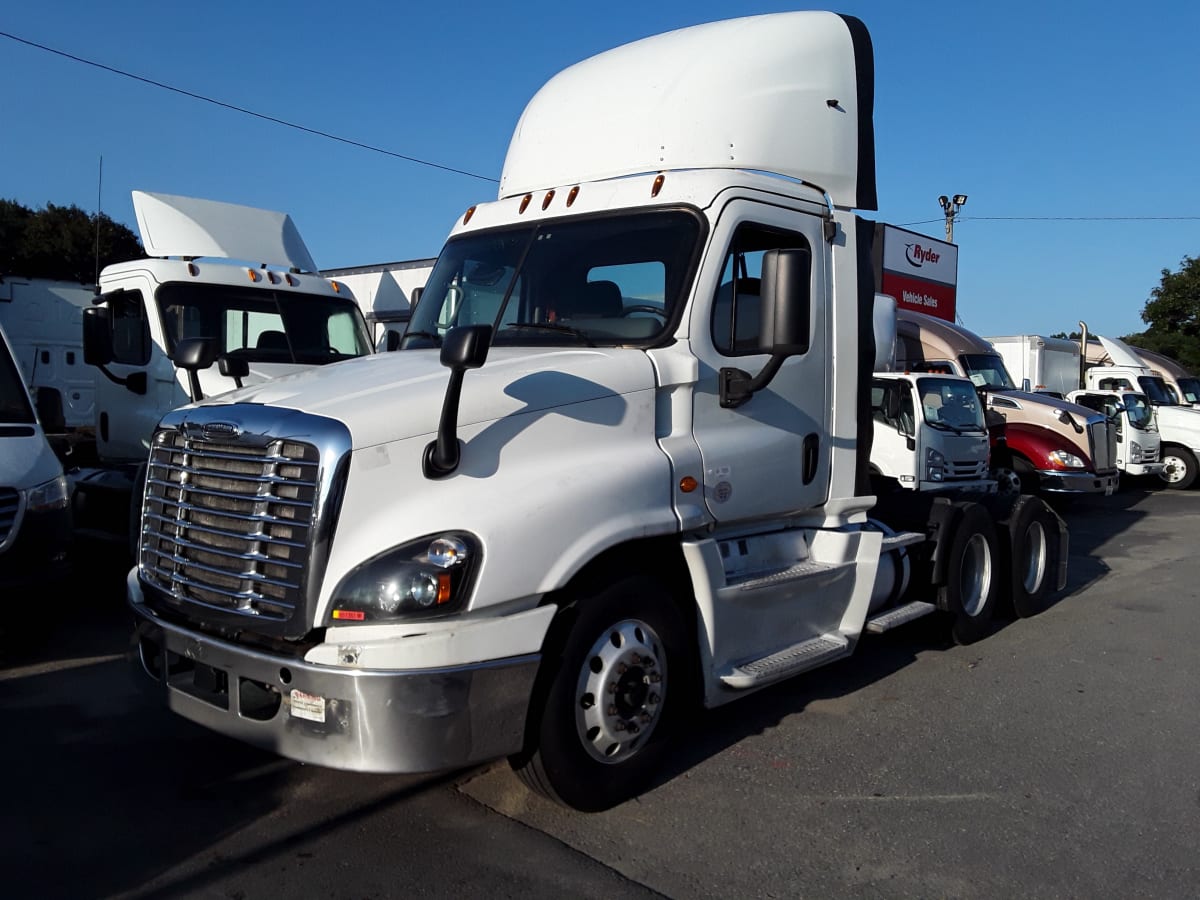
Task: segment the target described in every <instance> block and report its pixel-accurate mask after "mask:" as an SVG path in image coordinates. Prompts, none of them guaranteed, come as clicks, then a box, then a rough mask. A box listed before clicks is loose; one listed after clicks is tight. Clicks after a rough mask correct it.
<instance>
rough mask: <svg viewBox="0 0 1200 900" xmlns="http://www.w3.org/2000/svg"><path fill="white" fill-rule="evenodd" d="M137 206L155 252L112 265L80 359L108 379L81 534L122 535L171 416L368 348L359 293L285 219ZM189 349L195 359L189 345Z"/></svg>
mask: <svg viewBox="0 0 1200 900" xmlns="http://www.w3.org/2000/svg"><path fill="white" fill-rule="evenodd" d="M133 203H134V211H135V212H136V214H137V220H138V228H139V231H140V232H141V236H142V240H143V244H144V246H145V249H146V252H147V253H148V254H149V255H150V258H147V259H140V260H132V261H129V262H123V263H118V264H116V265H111V266H108V267H106V268H105V269H104V271H103V272H102V273H101V275H100V285H99V289H100V293H99V294H98V295H97V297H96V298H95V301H94V303H93V305H92V307H91V308H90V309H87V310H85V311H84V318H83V331H84V335H83V337H84V340H83V344H84V347H83V349H84V358H85V360H86V361H87V362H88V363H89V364H90V365H93V366H96V367H97V368H98V369H99V372H100V373H101V375H102V376H103V377H100V378H98V379H97V385H96V410H95V414H96V419H95V438H96V456H97V459H98V461H99V465H98V466H94V467H90V468H86V469H83V470H80V471H78V472H74V473H73V474H72V480H73V483H74V487H75V494H76V500H75V504H76V518H77V526H78V527H79V528H80V530H82V531H85V532H86V533H88V534H90V535H94V536H100V537H105V536H110V535H111V536H116V537H120V538H121V539H126V538H127V537H128V530H127V524H126V523H127V522H128V516H129V503H130V499H129V498H130V492H131V490H133V488H134V485H135V483H136V481H137V477H138V476H137V473H138V470H139V467H140V466H142V465H144V463H145V461H146V457H147V454H148V453H149V449H150V438H151V435H152V434H153V433H154V428H155V426H156V425H157V423H158V421H159V419H161V418H162V416H163V415H164V414H165V413H167V412H169V411H170V410H172V409H175V408H176V407H179V406H183V405H185V404H187V403H189V402H193V401H195V400H199V399H201V398H203V397H209V396H213V395H216V394H222V393H225V392H226V391H231V390H234V389H235V388H238V387H242V386H244V385H251V384H257V383H260V382H263V381H267V380H270V379H273V378H279V377H282V376H284V375H289V374H294V373H296V372H300V371H303V370H305V369H308V368H311V367H313V366H320V365H326V364H329V363H333V362H339V361H343V360H349V359H354V358H356V357H360V356H364V355H367V354H370V353H371V352H373V348H372V345H371V339H370V334H369V332H368V331H367V327H366V323H365V321H364V320H363V316H362V313H361V311H360V309H359V307H358V305H357V303H356V302H355V299H354V297H353V295H352V294H351V293H350V292H349V291H348V290H347V289H346V288H345V287H344V286H342V285H341V284H339V283H338V282H336V281H332V280H329V279H326V278H324V277H322V276H321V275H319V274H317V270H316V265H315V264H314V263H313V261H312V258H311V256H310V255H309V253H308V250H307V248H306V247H305V245H304V242H303V240H302V239H301V237H300V235H299V232H298V231H297V229H296V227H295V225H294V224H293V223H292V220H291V217H290V216H287V215H286V214H283V213H277V212H273V211H270V210H261V209H254V208H251V207H245V206H240V205H237V204H231V203H219V202H215V201H211V200H201V199H197V198H192V197H178V196H174V195H168V194H152V193H147V192H144V191H134V192H133ZM188 348H191V349H192V350H198V351H200V355H199V357H198V359H199V361H200V364H199V365H197V364H196V363H194V362H189V361H187V360H185V359H184V358H183V356H182V355H181V353H183V352H185V351H186V350H187V349H188ZM114 522H119V523H120V526H119V528H118V529H117V530H116V532H115V533H114V532H112V530H111V528H110V527H109V526H110V524H111V523H114Z"/></svg>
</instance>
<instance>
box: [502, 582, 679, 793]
mask: <svg viewBox="0 0 1200 900" xmlns="http://www.w3.org/2000/svg"><path fill="white" fill-rule="evenodd" d="M685 635H686V630H685V628H684V624H683V616H682V615H681V614H680V611H679V608H678V606H677V605H676V603H675V601H674V599H673V598H672V596H671V593H670V591H669V590H668V589H666V588H665V587H664V586H663V585H662V584H661V583H660V582H657V581H655V580H654V579H651V578H647V577H644V576H630V577H626V578H622V579H620V580H619V581H617V582H615V583H614V584H612V585H610V586H608V587H605V588H601V589H599V590H597V591H594V592H592V593H590V594H589V595H588V596H581V597H580V598H578V599H577V600H575V601H574V602H572V603H570V604H568V605H567V606H566V607H565V608H564V609H563V610H562V611H561V612H560V613H559V616H558V618H556V620H555V625H554V626H553V627H552V630H551V634H550V636H549V637H548V638H547V652H546V655H545V657H544V659H543V663H542V670H541V672H539V674H538V685H537V687H536V688H535V691H534V696H533V701H532V702H531V704H530V709H529V717H528V720H527V724H526V746H525V750H524V751H523V752H522V753H521V754H520V755H518V756H515V757H513V758H511V759H510V760H509V763H510V764H511V765H512V767H513V769H514V770H515V771H516V773H517V775H518V776H519V777H520V779H521V780H522V781H523V782H524V783H525V784H526V786H527V787H529V788H530V789H532V790H534V791H536V792H537V793H539V794H542V795H543V796H545V797H547V798H549V799H551V800H554V801H555V802H557V803H560V804H562V805H564V806H568V807H571V808H573V809H577V810H581V811H583V812H596V811H599V810H603V809H608V808H609V807H612V806H615V805H617V804H618V803H621V802H623V801H625V800H627V799H629V798H631V797H633V796H636V795H637V794H638V793H640V792H641V791H642V790H643V789H644V788H645V787H646V785H647V784H648V783H649V781H650V779H651V778H652V777H653V775H654V774H655V772H656V771H657V770H658V768H659V764H660V763H661V761H662V758H663V755H664V754H665V753H666V751H667V748H668V745H669V742H670V739H671V738H672V736H673V734H672V733H673V732H674V731H675V730H676V726H677V724H678V722H679V720H680V718H681V717H682V713H683V712H684V711H685V710H686V709H687V708H688V707H689V706H690V696H689V695H690V694H691V684H690V683H691V680H692V679H691V677H690V676H691V666H690V664H689V663H690V659H689V657H688V655H687V653H686V650H685V648H686V639H685Z"/></svg>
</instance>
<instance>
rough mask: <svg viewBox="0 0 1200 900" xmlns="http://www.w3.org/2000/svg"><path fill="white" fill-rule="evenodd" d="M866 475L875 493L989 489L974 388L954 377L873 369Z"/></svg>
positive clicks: (991, 483)
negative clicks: (867, 468)
mask: <svg viewBox="0 0 1200 900" xmlns="http://www.w3.org/2000/svg"><path fill="white" fill-rule="evenodd" d="M871 421H872V427H873V429H874V432H873V434H874V437H873V440H872V444H871V470H872V471H871V474H872V478H873V481H874V482H875V484H876V488H877V490H878V491H886V490H888V489H889V488H891V489H895V488H896V487H900V488H905V489H908V490H916V491H949V490H970V491H982V492H990V491H994V490H995V489H996V482H995V481H993V480H992V479H991V478H990V477H989V475H988V473H989V460H988V456H989V440H988V430H987V425H986V423H985V422H984V415H983V402H982V401H981V399H980V397H979V395H978V394H977V393H976V391H975V386H974V385H973V384H972V383H971V382H970V381H968V380H967V379H965V378H961V377H958V376H954V375H919V374H913V373H894V372H877V373H875V376H874V378H873V379H872V382H871Z"/></svg>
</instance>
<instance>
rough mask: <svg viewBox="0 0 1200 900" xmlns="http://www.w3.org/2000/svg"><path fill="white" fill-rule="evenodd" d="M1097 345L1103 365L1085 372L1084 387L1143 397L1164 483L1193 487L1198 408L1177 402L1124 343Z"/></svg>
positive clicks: (1199, 449) (1199, 455)
mask: <svg viewBox="0 0 1200 900" xmlns="http://www.w3.org/2000/svg"><path fill="white" fill-rule="evenodd" d="M1098 343H1099V344H1100V345H1101V347H1103V349H1104V359H1105V360H1106V362H1104V363H1102V364H1100V365H1094V366H1091V367H1090V368H1088V369H1087V372H1086V381H1087V388H1088V389H1089V390H1096V391H1116V392H1125V391H1129V392H1139V393H1142V394H1144V395H1145V397H1146V398H1147V399H1148V400H1149V402H1150V405H1151V407H1152V408H1153V410H1154V425H1155V427H1156V428H1157V429H1158V433H1159V436H1160V438H1161V444H1162V459H1161V461H1162V463H1163V468H1162V472H1161V476H1162V479H1163V481H1164V482H1165V483H1166V485H1167V487H1169V488H1174V489H1176V490H1186V489H1188V488H1190V487H1192V486H1193V485H1194V484H1195V483H1196V476H1197V474H1198V472H1200V466H1198V464H1197V459H1200V409H1196V408H1194V407H1192V406H1190V405H1187V404H1184V403H1180V402H1179V400H1178V399H1177V395H1176V394H1175V393H1174V392H1172V391H1171V390H1170V389H1169V388H1168V387H1167V383H1166V381H1165V380H1164V379H1163V376H1162V375H1161V374H1156V373H1155V372H1154V370H1153V369H1152V368H1151V367H1150V366H1148V365H1146V363H1145V361H1144V360H1143V359H1142V358H1141V356H1140V355H1139V354H1138V353H1137V352H1135V351H1134V350H1133V348H1132V347H1130V346H1129V345H1128V344H1126V343H1125V342H1124V341H1120V340H1117V339H1116V338H1106V337H1100V338H1099V339H1098ZM1089 347H1090V344H1089ZM1088 355H1089V356H1090V355H1091V354H1090V353H1089V354H1088Z"/></svg>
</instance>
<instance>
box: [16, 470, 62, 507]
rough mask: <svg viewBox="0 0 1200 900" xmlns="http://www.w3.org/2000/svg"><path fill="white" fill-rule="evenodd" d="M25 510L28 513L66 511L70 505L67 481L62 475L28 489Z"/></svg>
mask: <svg viewBox="0 0 1200 900" xmlns="http://www.w3.org/2000/svg"><path fill="white" fill-rule="evenodd" d="M28 498H29V499H28V502H27V504H26V508H27V509H28V510H29V511H30V512H46V511H48V510H51V509H66V508H67V506H68V505H70V503H71V495H70V492H69V491H68V490H67V479H66V478H64V477H63V476H62V475H59V476H58V477H57V478H51V479H50V480H49V481H47V482H44V483H42V484H39V485H38V486H37V487H35V488H30V489H29V494H28Z"/></svg>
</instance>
